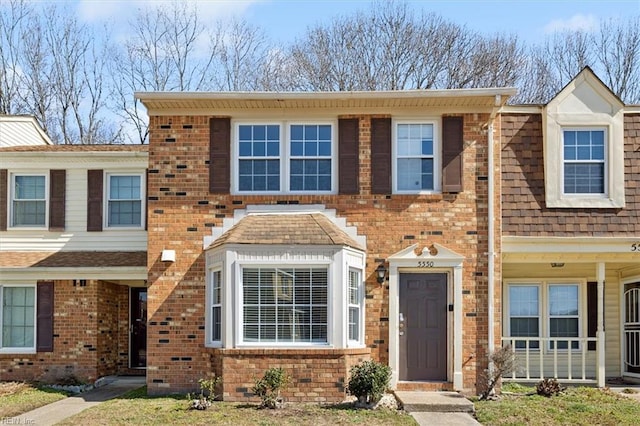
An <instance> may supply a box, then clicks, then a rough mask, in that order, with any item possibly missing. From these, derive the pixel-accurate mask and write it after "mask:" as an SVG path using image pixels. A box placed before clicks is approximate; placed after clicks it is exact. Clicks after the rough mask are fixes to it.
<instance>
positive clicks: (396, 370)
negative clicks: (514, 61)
mask: <svg viewBox="0 0 640 426" xmlns="http://www.w3.org/2000/svg"><path fill="white" fill-rule="evenodd" d="M514 93H515V89H511V88H495V89H462V90H427V91H394V92H346V93H343V92H339V93H235V92H227V93H153V92H152V93H138V94H137V95H136V96H137V98H138V99H140V100H141V101H142V103H143V104H144V105H145V106H146V108H147V110H148V113H149V127H150V141H149V146H148V147H137V148H136V147H121V148H115V147H113V148H104V149H103V150H102V151H109V150H110V149H111V150H114V152H113V153H110V154H107V152H102V153H101V154H99V155H98V156H97V157H94V156H93V154H92V156H88V155H85V154H87V153H88V152H89V151H91V150H92V149H94V150H97V151H101V149H97V148H90V147H75V148H67V147H55V146H54V147H49V148H30V149H27V148H1V151H0V154H2V155H0V204H1V205H3V206H4V205H6V206H7V209H4V210H2V209H0V212H6V213H5V214H4V216H3V215H1V214H0V225H2V223H3V222H2V220H3V219H2V218H3V217H4V218H5V219H4V220H5V222H6V223H7V227H6V228H2V229H0V243H1V244H0V254H2V260H1V261H0V296H3V297H4V300H9V302H7V303H4V304H2V305H1V306H2V309H3V311H4V312H9V314H5V315H4V316H0V318H3V321H4V322H3V324H2V328H3V334H2V339H3V340H2V341H0V373H1V374H2V376H1V377H0V379H6V378H27V377H38V376H39V375H42V374H44V373H46V372H48V370H52V369H54V370H55V369H57V370H56V371H58V372H59V371H63V372H68V373H74V374H76V375H77V376H78V377H82V378H89V379H90V378H94V377H97V376H100V375H104V374H127V373H132V372H137V373H143V374H144V373H145V372H146V375H147V384H148V391H149V393H151V394H164V393H172V392H187V391H193V390H195V389H196V388H197V386H198V385H197V382H198V379H200V378H205V377H208V376H210V375H211V374H214V373H215V374H216V375H219V376H222V378H223V389H222V391H223V396H224V399H225V400H229V401H244V400H246V399H247V398H250V397H251V393H250V391H251V387H252V385H253V381H254V378H256V377H259V376H261V375H262V373H263V372H264V370H266V369H267V368H268V367H283V368H285V370H287V372H288V373H289V374H290V375H291V377H292V379H293V380H292V382H291V384H290V386H289V387H288V389H287V391H286V392H285V397H287V399H288V400H291V401H303V400H304V401H339V400H342V399H343V397H344V388H345V382H346V380H347V379H348V372H349V369H350V367H351V366H353V365H355V364H357V363H358V362H360V361H362V360H365V359H374V360H377V361H380V362H383V363H387V364H388V365H389V366H390V367H391V369H392V372H393V375H392V383H391V386H392V387H393V388H394V389H456V390H463V391H467V392H475V391H477V389H478V387H480V386H481V385H482V382H481V380H482V379H481V377H482V374H483V372H484V370H485V369H486V368H487V364H488V354H489V353H491V352H492V351H493V350H495V349H496V348H498V347H500V346H501V345H503V344H510V345H511V346H512V347H513V348H514V349H515V352H516V356H517V357H518V368H517V370H516V371H515V372H514V373H513V375H512V377H508V378H507V379H515V380H524V381H526V380H530V381H536V380H539V379H540V377H558V378H560V379H562V380H564V381H567V382H570V383H593V384H597V385H599V386H603V385H604V384H605V379H606V378H610V377H621V376H623V377H625V378H640V317H639V315H640V223H639V220H638V215H639V214H640V213H639V208H640V205H639V202H640V193H639V192H638V191H640V185H639V182H638V180H639V179H640V178H639V177H638V175H639V173H638V172H639V171H640V169H639V168H640V163H638V156H639V154H638V153H639V152H640V107H638V106H630V105H624V104H623V103H622V102H621V101H620V100H619V99H618V98H617V97H616V96H615V95H613V94H612V92H611V91H610V90H609V88H607V87H606V85H604V84H603V83H602V82H601V81H600V80H599V79H598V78H597V77H596V76H595V75H594V74H593V72H592V71H591V70H590V69H588V68H586V69H584V70H583V71H582V72H581V73H580V74H578V75H577V76H576V78H575V79H574V80H573V81H572V82H571V83H569V84H568V85H567V86H566V87H565V88H564V89H563V90H562V91H561V92H560V93H558V94H557V95H556V96H555V97H554V98H553V99H552V100H551V101H550V102H549V103H548V104H546V105H523V106H509V105H506V103H507V101H508V99H509V97H510V96H513V94H514ZM147 149H148V152H147ZM116 152H117V154H116ZM65 153H66V154H65ZM5 154H6V155H5ZM145 169H147V173H145V172H144V170H145ZM5 170H6V171H5ZM60 170H63V171H64V173H62V172H60ZM63 175H64V176H65V177H66V183H64V182H63V183H60V177H61V176H63ZM38 176H43V177H38ZM17 182H18V183H24V184H27V183H28V184H29V185H30V187H31V189H30V190H29V191H31V192H29V191H27V192H25V193H24V194H32V193H33V194H40V195H39V196H38V197H35V198H33V197H26V198H25V197H23V195H21V194H22V193H21V192H20V191H18V190H17ZM97 182H100V184H98V183H97ZM60 187H63V188H67V189H66V192H61V190H60ZM38 188H39V189H38ZM42 188H45V189H42ZM46 188H49V189H46ZM56 188H57V189H56ZM38 191H40V192H38ZM61 194H62V195H61ZM3 197H4V198H3ZM145 199H146V201H147V203H146V204H147V206H146V214H145V213H143V211H144V204H145V203H144V200H145ZM60 200H64V202H63V205H64V208H63V211H65V212H66V217H64V218H63V219H61V218H60V217H59V214H58V213H55V212H56V211H57V209H54V208H53V207H54V206H60V204H59V203H60ZM29 203H31V204H34V203H35V204H36V205H38V206H40V207H38V208H40V209H41V210H37V209H36V210H37V211H39V212H40V213H38V214H34V215H32V217H31V216H29V217H27V216H24V215H22V213H21V212H22V210H20V205H25V206H26V205H28V204H29ZM38 203H39V204H38ZM65 203H66V204H65ZM117 206H119V207H117ZM114 209H115V210H114ZM43 212H45V213H43ZM47 212H49V213H47ZM16 218H17V219H16ZM27 219H28V220H35V221H37V223H35V224H31V223H24V221H25V220H27ZM16 220H18V224H17V225H16V222H15V221H16ZM20 221H23V222H20ZM52 221H53V225H54V226H52V225H51V223H52ZM114 221H115V222H114ZM61 224H64V229H59V227H60V226H61ZM34 253H38V254H37V256H39V257H38V258H37V259H35V258H33V256H36V254H34ZM69 253H73V254H72V255H69ZM37 256H36V257H37ZM141 256H142V257H143V258H144V259H140V257H141ZM68 262H71V263H72V264H70V263H68ZM105 262H106V263H105ZM122 262H127V263H126V264H122ZM51 281H53V286H52V288H49V289H50V290H51V289H53V292H54V296H55V297H54V298H53V301H52V303H50V304H47V301H49V302H51V299H47V297H46V294H43V295H42V296H41V294H40V288H41V287H43V288H45V291H46V285H47V284H46V283H47V282H51ZM18 294H20V295H22V296H23V299H21V300H23V301H24V302H20V303H18V302H14V300H18V298H14V296H16V295H18ZM41 297H42V299H41ZM40 301H42V302H43V303H40ZM43 306H44V307H45V308H46V306H49V307H50V308H51V309H49V311H48V315H50V316H52V318H53V331H52V332H51V329H50V328H47V327H49V326H48V325H47V324H48V323H46V322H45V323H43V324H40V322H39V321H40V320H39V319H40V317H41V315H40V314H36V311H39V310H40V308H42V307H43ZM22 308H27V309H29V308H30V309H31V310H30V311H28V312H29V314H28V315H26V317H24V318H26V319H25V320H24V321H23V322H24V324H22V323H19V322H17V321H13V319H12V321H13V322H11V321H10V322H7V320H6V318H13V317H14V316H15V315H14V314H17V313H18V312H19V311H20V312H22ZM45 311H46V310H45ZM45 314H47V312H45V313H43V316H44V317H45V318H46V315H45ZM27 317H28V318H27ZM29 318H33V320H32V321H31V322H29ZM142 333H144V334H142ZM14 335H15V336H16V337H15V338H14ZM41 335H44V337H46V336H50V337H51V339H50V343H51V344H50V346H49V347H48V348H46V347H45V348H44V349H43V348H40V346H39V343H38V342H39V341H40V336H41ZM7 336H9V337H7ZM76 336H81V338H82V340H76V339H80V337H76ZM44 341H46V339H45V340H44ZM113 354H116V355H115V356H114V355H113ZM53 367H55V368H53Z"/></svg>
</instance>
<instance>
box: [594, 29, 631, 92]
mask: <svg viewBox="0 0 640 426" xmlns="http://www.w3.org/2000/svg"><path fill="white" fill-rule="evenodd" d="M592 41H593V50H594V56H595V57H596V58H597V59H598V62H599V65H600V66H599V68H601V69H602V71H603V74H602V78H603V79H604V82H605V83H606V84H607V86H609V88H611V90H612V91H613V92H614V93H615V94H616V95H618V96H619V97H620V98H622V99H624V100H625V101H626V102H628V103H640V16H636V17H635V18H631V19H629V20H628V21H627V22H626V23H620V22H616V21H612V20H607V21H603V22H601V24H600V29H599V31H598V32H596V33H595V34H594V36H593V38H592Z"/></svg>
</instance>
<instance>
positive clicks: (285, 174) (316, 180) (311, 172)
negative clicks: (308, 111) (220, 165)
mask: <svg viewBox="0 0 640 426" xmlns="http://www.w3.org/2000/svg"><path fill="white" fill-rule="evenodd" d="M236 134H237V136H236V146H237V149H236V152H237V159H236V163H235V168H236V172H235V179H236V185H235V187H236V189H237V191H238V192H240V193H304V192H322V193H330V192H331V191H333V187H334V183H333V180H334V177H333V176H334V167H335V164H334V163H335V162H334V159H333V155H334V143H333V125H332V124H329V123H268V124H253V123H246V124H245V123H240V124H238V125H237V126H236Z"/></svg>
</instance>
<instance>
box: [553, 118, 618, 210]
mask: <svg viewBox="0 0 640 426" xmlns="http://www.w3.org/2000/svg"><path fill="white" fill-rule="evenodd" d="M542 120H543V131H544V144H543V146H544V179H545V205H546V206H547V207H549V208H623V207H624V206H625V196H624V195H625V188H624V183H625V182H624V116H623V114H622V111H618V112H617V113H616V114H615V115H610V114H605V113H596V112H593V113H589V114H567V113H559V112H550V111H549V110H548V108H545V111H544V113H543V114H542ZM575 128H592V129H605V144H606V150H605V161H606V165H605V168H606V171H605V194H606V195H602V194H566V195H565V194H564V178H563V176H564V152H563V151H564V143H563V141H564V130H565V129H575Z"/></svg>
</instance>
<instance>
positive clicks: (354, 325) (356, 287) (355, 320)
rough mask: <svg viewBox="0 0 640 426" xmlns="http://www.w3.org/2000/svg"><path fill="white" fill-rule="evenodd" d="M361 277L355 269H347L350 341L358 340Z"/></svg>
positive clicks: (359, 332) (360, 310)
mask: <svg viewBox="0 0 640 426" xmlns="http://www.w3.org/2000/svg"><path fill="white" fill-rule="evenodd" d="M361 282H362V278H361V272H360V271H359V270H357V269H349V289H348V306H349V330H348V337H349V340H350V341H355V342H359V341H360V335H361V331H360V325H361V313H362V306H361V305H362V294H361V293H362V284H361Z"/></svg>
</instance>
